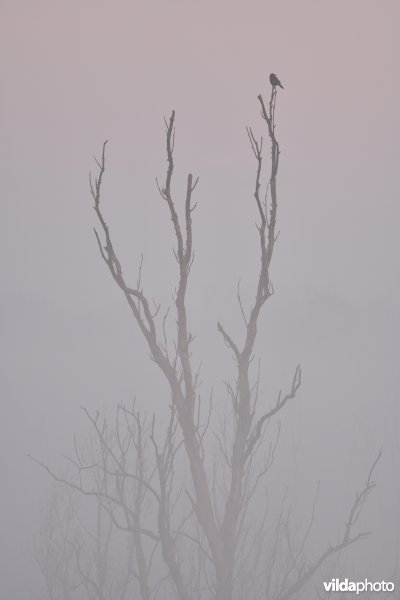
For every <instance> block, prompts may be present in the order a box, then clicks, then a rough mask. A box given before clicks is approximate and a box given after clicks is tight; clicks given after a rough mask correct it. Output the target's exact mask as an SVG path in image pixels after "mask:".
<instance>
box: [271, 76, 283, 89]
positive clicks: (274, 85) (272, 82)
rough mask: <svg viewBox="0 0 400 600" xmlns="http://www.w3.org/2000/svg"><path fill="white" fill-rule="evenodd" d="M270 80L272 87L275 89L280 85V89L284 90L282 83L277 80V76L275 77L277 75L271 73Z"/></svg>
mask: <svg viewBox="0 0 400 600" xmlns="http://www.w3.org/2000/svg"><path fill="white" fill-rule="evenodd" d="M269 80H270V82H271V85H272V86H273V87H276V86H277V85H279V87H281V88H282V89H284V88H283V85H282V84H281V82H280V81H279V79H278V78H277V76H276V75H275V73H271V75H270V76H269Z"/></svg>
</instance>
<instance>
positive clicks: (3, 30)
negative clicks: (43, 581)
mask: <svg viewBox="0 0 400 600" xmlns="http://www.w3.org/2000/svg"><path fill="white" fill-rule="evenodd" d="M0 12H1V18H0V60H1V84H2V92H1V106H2V110H1V115H2V124H1V145H0V147H1V150H0V151H1V156H0V169H1V175H0V194H1V204H2V213H1V219H0V243H1V252H0V260H1V269H2V281H1V283H2V293H3V298H4V308H3V309H2V317H3V319H4V323H2V327H3V328H4V330H5V331H6V335H5V339H6V344H5V350H4V358H3V359H2V366H3V369H4V374H3V377H2V379H3V384H2V386H3V388H4V389H3V390H2V396H3V398H4V400H2V402H1V414H0V423H1V425H0V428H1V432H0V444H1V450H0V456H1V461H2V463H3V464H2V468H3V469H4V476H3V482H4V489H5V490H6V491H5V493H3V494H2V495H1V498H0V505H1V503H2V504H3V506H2V507H1V510H0V521H1V523H0V530H1V528H2V527H3V528H4V531H5V536H4V538H3V539H4V540H5V542H4V543H3V542H2V543H1V544H2V547H1V549H0V565H1V567H0V568H2V569H4V572H2V573H0V595H1V592H2V591H3V592H4V590H5V592H6V596H5V597H7V600H14V599H15V600H25V598H26V600H32V597H31V596H29V593H27V591H26V590H29V583H28V582H29V578H30V576H31V575H30V570H29V568H28V566H27V564H28V562H26V563H22V562H21V560H22V559H21V555H22V551H21V544H22V541H21V540H24V543H27V542H26V540H27V539H28V542H29V539H30V538H29V536H30V535H31V533H32V531H33V522H34V519H35V517H36V514H37V507H38V505H39V499H40V497H41V495H42V494H43V489H44V488H45V485H46V479H45V478H43V479H40V476H38V475H37V473H36V472H35V473H32V466H31V465H30V464H27V461H26V459H25V453H26V452H32V453H33V454H35V453H36V454H39V455H41V456H42V457H43V458H45V457H48V456H49V454H50V455H54V456H59V455H61V454H62V453H63V452H67V449H68V448H69V444H70V441H71V436H72V432H73V430H74V429H76V428H79V425H77V423H79V422H80V421H79V419H80V415H79V406H80V405H82V404H89V405H90V406H95V401H96V400H97V399H99V402H100V403H106V402H107V394H110V395H112V394H114V393H115V386H114V382H115V379H116V378H117V379H118V381H120V382H121V383H120V388H118V390H117V391H118V393H121V396H123V395H124V394H125V395H129V394H132V393H134V392H135V391H136V392H138V394H139V395H140V392H143V393H144V391H145V390H144V388H143V386H142V384H141V383H140V381H136V380H135V381H134V382H133V378H134V376H133V375H132V374H131V372H130V371H129V369H130V364H131V363H130V360H131V354H132V356H134V357H135V361H137V362H136V364H138V365H139V366H140V369H139V370H140V372H143V373H146V374H148V373H149V374H150V375H151V373H152V371H151V367H149V366H148V365H147V362H146V356H144V353H143V352H142V347H141V345H140V344H139V343H138V342H137V341H136V338H135V337H133V338H131V337H130V333H131V328H130V324H129V325H128V326H127V324H126V321H125V317H126V313H125V312H124V311H123V309H121V303H120V302H119V300H120V298H119V296H118V294H117V292H116V291H115V290H114V288H113V286H112V284H111V282H110V281H109V279H108V277H107V274H106V273H105V271H104V268H103V265H102V264H101V262H100V260H99V257H98V255H97V248H96V246H95V244H94V242H93V236H92V230H91V228H92V225H93V210H92V208H91V206H90V199H89V195H88V178H87V175H88V171H89V169H90V168H93V166H94V163H93V160H92V156H93V154H95V153H98V152H99V150H100V147H101V144H102V142H103V140H104V139H105V138H109V140H110V143H109V152H108V166H109V170H108V172H107V179H106V183H105V188H104V190H105V199H104V202H105V203H106V208H105V212H106V213H107V218H108V219H109V221H110V223H111V225H112V226H113V230H114V231H115V237H116V239H118V244H119V248H120V250H121V253H122V255H123V257H124V258H125V259H126V263H127V264H128V265H129V267H127V270H128V272H131V273H132V276H136V266H137V264H138V260H139V256H140V252H141V250H143V251H144V253H145V260H146V263H145V264H146V270H145V282H146V284H147V285H148V286H149V288H150V290H151V293H154V295H156V296H157V297H161V298H162V299H163V300H166V301H170V297H171V289H169V288H168V290H167V291H166V290H165V284H166V283H168V284H169V283H170V280H171V273H172V272H173V271H172V270H173V269H174V262H173V258H172V254H171V252H170V249H171V246H172V241H171V231H170V227H169V225H170V224H169V222H168V219H166V218H165V214H164V213H163V212H162V207H161V205H160V199H159V197H158V195H157V191H156V188H155V182H154V179H155V177H156V176H160V175H162V174H163V171H164V168H165V157H164V138H163V135H164V129H163V121H162V117H163V116H164V115H168V114H169V113H170V111H171V110H172V109H176V111H177V150H176V159H177V170H178V178H177V180H176V189H177V191H178V192H179V191H183V190H184V181H185V175H186V173H187V172H188V171H189V170H190V171H193V172H194V173H195V174H198V175H199V176H200V184H199V187H198V189H197V194H198V200H199V208H198V212H197V214H196V221H195V234H196V236H197V237H196V240H197V242H196V243H197V255H196V263H195V264H196V269H197V271H196V274H195V275H194V276H193V277H194V281H193V287H192V292H191V294H192V296H191V301H192V306H193V318H194V321H195V326H196V327H197V331H195V332H194V333H199V332H200V333H201V335H200V338H199V345H200V348H203V347H206V348H207V353H208V356H210V357H214V356H215V355H214V352H215V353H217V351H219V350H220V345H219V340H218V338H217V337H216V336H215V323H216V321H217V319H218V318H220V317H221V313H223V314H224V318H225V319H226V320H227V321H228V323H232V324H234V323H236V320H237V311H236V306H235V301H234V300H235V293H236V284H237V280H238V278H239V276H242V279H243V286H244V292H245V293H246V290H248V289H250V284H251V282H252V276H253V275H255V274H256V269H257V263H256V262H255V259H254V257H255V256H256V255H257V245H256V242H255V239H254V228H253V224H254V221H255V220H256V214H255V212H254V210H253V206H252V204H251V202H252V191H253V172H254V171H253V170H254V164H253V161H252V156H251V153H250V151H249V147H248V142H247V138H246V134H245V126H246V125H251V126H253V127H254V131H255V132H259V133H260V134H261V133H263V126H262V123H261V121H260V119H259V110H258V105H257V95H258V94H259V93H260V92H262V93H265V94H268V93H269V89H270V88H269V83H268V75H269V73H270V72H271V71H274V72H275V73H277V74H278V75H279V77H280V79H281V81H282V83H283V85H284V86H285V89H284V90H283V91H282V90H280V91H279V96H278V108H277V122H278V125H277V131H278V134H279V139H280V142H281V148H282V156H281V168H280V175H279V194H280V214H279V228H280V229H281V234H280V238H279V243H278V245H277V253H276V256H275V263H274V272H273V279H274V283H275V287H276V289H277V291H278V290H279V296H278V295H277V304H276V305H272V309H271V311H272V313H271V314H272V317H271V320H270V321H268V327H267V328H266V330H265V331H264V333H263V335H264V336H265V337H262V338H261V339H262V344H261V347H260V353H261V355H262V353H263V352H264V347H265V348H269V345H268V344H269V342H270V339H271V338H270V337H269V336H272V339H273V340H275V339H276V340H278V341H277V342H276V344H277V346H276V348H277V356H275V357H272V358H271V356H270V354H268V356H267V359H271V360H272V362H273V364H274V368H275V370H276V373H277V374H278V375H279V377H278V375H277V381H276V382H274V384H275V383H276V385H280V384H281V381H280V380H279V378H280V376H281V375H282V377H283V378H284V377H286V376H288V374H289V373H290V372H291V367H292V365H293V364H295V362H299V361H302V362H303V363H305V367H307V368H306V369H305V372H307V373H308V374H307V377H306V381H308V384H307V385H308V386H309V387H308V388H307V387H306V388H305V393H304V397H305V398H306V397H307V398H308V404H307V405H306V406H307V407H308V408H304V412H302V411H303V409H297V408H296V411H298V412H295V415H296V419H297V421H296V422H295V423H294V425H293V427H294V428H295V427H296V423H297V422H299V423H301V424H302V425H301V426H302V427H304V428H305V429H304V431H306V432H307V435H306V436H305V437H306V438H307V439H306V441H304V442H302V439H303V436H302V435H301V428H300V425H299V430H298V432H297V434H296V435H298V438H296V439H298V440H299V441H298V443H299V444H300V446H299V447H300V448H302V450H301V451H302V452H304V454H305V455H306V456H307V457H310V456H313V455H315V447H316V445H317V444H319V441H318V440H319V437H318V436H319V433H318V431H319V430H318V428H319V427H322V433H321V435H323V436H325V439H328V438H329V436H330V435H331V436H332V440H334V439H336V438H335V436H336V433H335V431H334V425H335V426H340V424H341V423H342V420H343V418H344V417H345V418H348V419H349V423H348V425H347V428H345V431H344V433H343V440H344V441H343V444H342V447H341V449H339V450H337V449H336V450H335V452H338V453H339V454H340V452H342V453H343V455H344V456H346V457H347V456H348V455H351V456H353V454H354V456H353V458H352V459H351V460H350V459H349V462H350V463H351V461H352V460H353V462H354V467H352V468H354V471H355V472H357V473H358V472H359V471H358V470H357V469H358V468H361V467H363V466H364V464H366V463H368V462H369V459H370V456H369V454H368V453H369V450H370V449H371V448H372V449H374V448H375V447H376V446H379V445H380V444H381V443H382V441H383V439H384V438H389V439H390V440H392V441H389V442H388V443H389V448H390V450H389V451H388V455H389V457H392V461H393V462H392V463H391V464H392V466H393V465H395V466H396V465H397V469H398V466H399V456H398V454H396V453H395V452H397V453H398V450H399V449H398V448H397V450H396V449H395V443H394V442H393V440H394V439H396V437H397V430H396V427H397V426H398V424H399V422H400V420H399V411H398V393H397V390H398V384H399V383H400V382H399V381H398V374H397V371H398V369H397V359H396V355H397V354H396V353H398V347H399V323H400V314H399V306H400V286H399V275H400V273H399V258H398V257H399V254H400V252H399V251H400V241H399V233H398V230H399V225H398V224H399V217H400V208H399V177H398V170H399V159H400V152H399V136H400V117H399V106H400V70H399V56H400V38H399V31H398V30H399V22H400V3H399V2H398V0H382V1H381V2H378V0H330V1H327V0H291V1H287V0H280V1H277V0H276V1H266V0H265V1H255V0H250V1H247V2H244V1H242V2H237V1H232V0H230V1H225V0H224V1H217V0H214V1H211V0H203V1H197V2H192V1H183V0H182V1H176V0H172V1H171V0H168V1H161V0H157V1H152V2H150V1H147V2H146V1H144V0H143V1H141V2H139V1H130V2H129V1H127V0H125V1H121V0H113V1H111V0H109V1H101V0H96V1H94V0H79V1H78V0H62V1H61V0H17V1H15V0H2V2H1V6H0ZM154 235H155V236H156V239H155V240H154V237H153V236H154ZM129 261H131V263H130V262H129ZM160 265H161V268H160ZM157 269H158V271H157ZM221 272H222V273H223V277H222V276H221ZM153 273H157V274H158V275H157V277H153V276H152V274H153ZM246 286H248V287H246ZM163 294H164V295H165V296H163ZM274 306H276V308H274ZM116 314H117V315H118V316H117V317H116V316H115V315H116ZM114 318H116V319H117V323H114V321H113V319H114ZM98 319H106V321H107V322H108V325H107V327H108V328H107V327H106V329H105V333H104V336H105V338H106V339H110V340H111V342H110V343H112V344H114V345H115V353H116V356H117V357H118V359H116V366H115V370H116V371H115V372H112V373H111V375H110V379H109V380H107V375H106V369H105V368H103V369H102V367H101V365H103V367H104V364H105V363H106V360H107V357H106V355H105V352H103V351H102V349H101V340H100V338H99V337H96V336H101V333H99V327H98V322H99V321H98ZM202 335H203V337H204V338H205V337H206V336H208V337H207V341H206V340H205V339H203V338H202ZM213 336H214V337H213ZM132 339H133V340H134V343H135V344H136V342H137V344H136V345H134V347H131V346H130V344H131V342H132ZM264 342H265V344H264ZM207 344H208V346H207ZM102 352H103V353H102ZM129 352H130V353H131V354H129ZM265 352H267V350H265ZM268 352H270V350H268ZM207 353H206V355H207ZM127 356H129V359H128V358H127ZM280 358H281V359H282V360H280ZM141 361H142V362H141ZM282 365H283V366H282ZM207 368H208V367H207V365H206V366H205V369H206V372H207ZM331 369H332V370H334V371H335V381H332V380H331V379H330V373H331ZM209 370H210V372H211V374H212V375H215V372H213V366H211V367H210V368H209ZM99 372H100V373H101V374H100V375H99V374H98V373H99ZM126 373H128V375H126ZM150 375H149V376H150ZM218 376H219V373H218ZM124 377H125V379H124ZM328 380H329V383H328V384H327V381H328ZM141 386H142V387H141ZM327 388H328V389H327ZM307 390H308V391H307ZM307 394H308V395H307ZM310 407H311V408H310ZM332 407H333V408H332ZM307 410H311V411H312V415H314V418H315V419H316V423H317V427H314V425H315V423H311V424H310V422H309V421H308V420H307V419H308V417H307V414H309V413H307ZM331 410H333V413H330V412H329V411H331ZM326 415H329V419H330V422H331V423H332V427H331V429H330V428H329V427H330V426H329V423H328V424H327V423H325V421H324V419H327V418H328V417H327V416H326ZM360 415H361V416H360ZM318 419H319V420H318ZM324 427H325V429H324ZM3 429H4V431H3ZM355 429H357V430H358V429H359V430H360V432H359V434H357V436H356V435H355V433H354V431H355ZM358 436H359V437H358ZM392 442H393V444H392V446H390V444H391V443H392ZM296 443H297V442H296ZM302 443H303V446H301V444H302ZM332 443H333V442H332ZM293 444H294V442H293ZM313 444H314V445H313ZM10 451H11V454H12V455H13V457H14V458H13V462H12V464H11V466H12V468H10V462H9V456H10ZM297 451H299V450H298V448H297V447H296V452H297ZM299 452H300V451H299ZM352 453H353V454H352ZM391 453H392V454H391ZM330 454H332V452H331V451H330V450H329V447H324V448H321V461H322V462H323V461H324V460H327V461H329V460H330V459H329V456H330ZM14 460H15V462H14ZM332 460H333V459H332ZM351 464H352V465H353V463H351ZM388 473H389V474H390V468H389V466H388V467H387V472H386V475H387V477H386V479H385V480H384V481H383V483H382V486H381V489H382V490H383V491H382V492H381V495H380V497H379V498H380V500H379V503H378V509H379V510H378V509H377V514H378V517H377V518H378V520H379V518H382V519H383V517H382V515H383V514H384V513H385V511H386V512H387V513H389V512H390V510H392V509H393V511H394V510H395V509H394V508H393V507H394V506H395V505H396V502H397V500H396V498H398V497H399V496H395V493H398V492H399V489H398V487H396V486H398V483H396V482H395V483H393V486H392V488H391V487H390V486H391V485H392V483H391V479H390V476H389V474H388ZM335 474H336V476H337V477H339V478H340V475H341V474H340V472H339V473H337V472H336V471H335ZM319 476H320V472H319V471H318V469H317V468H315V473H314V472H313V473H312V477H314V479H315V478H318V477H319ZM346 482H347V483H348V485H349V487H348V491H349V492H350V491H351V490H352V489H353V482H352V479H351V476H350V475H349V476H348V479H347V480H346ZM347 483H346V485H347ZM385 486H386V487H385ZM346 489H347V488H346ZM28 496H29V498H33V500H32V502H28V503H27V501H26V498H27V497H28ZM339 501H340V499H339ZM391 502H392V503H393V504H391ZM397 505H398V503H397ZM32 506H33V507H32ZM388 518H389V517H388ZM384 525H385V523H384V524H383V525H382V523H381V522H380V521H379V524H378V526H377V527H378V529H379V528H380V527H384ZM386 527H387V523H386ZM384 531H385V535H389V534H390V535H392V533H391V532H390V528H389V527H387V529H385V530H384ZM393 535H394V534H393ZM396 535H397V534H396ZM384 542H385V539H383V541H382V540H381V542H380V543H381V546H379V544H378V545H377V547H378V549H379V548H380V547H384V546H385V543H384ZM20 564H25V567H21V568H22V573H21V571H20V569H19V565H20ZM24 569H25V570H24ZM27 594H28V595H27Z"/></svg>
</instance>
